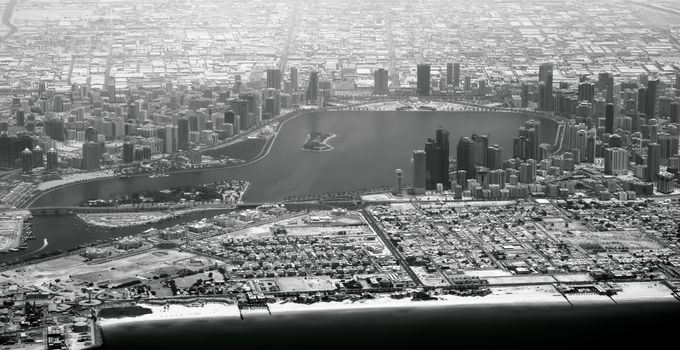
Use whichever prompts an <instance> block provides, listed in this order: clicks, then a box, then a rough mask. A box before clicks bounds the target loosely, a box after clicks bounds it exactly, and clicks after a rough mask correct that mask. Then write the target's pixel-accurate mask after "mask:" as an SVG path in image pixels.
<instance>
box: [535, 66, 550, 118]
mask: <svg viewBox="0 0 680 350" xmlns="http://www.w3.org/2000/svg"><path fill="white" fill-rule="evenodd" d="M538 81H539V82H541V83H543V84H544V85H543V88H542V89H541V87H540V84H539V96H542V99H540V100H539V101H538V108H539V109H540V110H542V111H552V110H553V90H552V89H553V64H552V63H543V64H541V66H540V67H539V71H538Z"/></svg>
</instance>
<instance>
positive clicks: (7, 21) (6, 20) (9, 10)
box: [0, 0, 19, 42]
mask: <svg viewBox="0 0 680 350" xmlns="http://www.w3.org/2000/svg"><path fill="white" fill-rule="evenodd" d="M17 2H19V0H9V2H8V3H7V6H5V12H4V13H3V14H2V24H4V25H5V26H7V27H8V28H9V32H8V33H7V34H5V35H3V36H2V37H0V42H3V41H5V40H7V39H8V38H9V37H11V36H12V35H14V33H16V32H17V30H18V28H17V26H15V25H14V24H13V23H12V21H11V19H12V15H13V14H14V8H15V7H16V6H17Z"/></svg>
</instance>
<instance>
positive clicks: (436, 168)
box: [425, 128, 450, 190]
mask: <svg viewBox="0 0 680 350" xmlns="http://www.w3.org/2000/svg"><path fill="white" fill-rule="evenodd" d="M425 154H426V181H425V188H426V189H428V190H434V189H436V188H437V184H442V186H444V188H450V182H449V132H448V131H447V130H444V129H441V128H440V129H437V132H436V137H435V139H434V140H433V139H428V140H427V142H426V143H425Z"/></svg>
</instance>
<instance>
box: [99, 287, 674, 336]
mask: <svg viewBox="0 0 680 350" xmlns="http://www.w3.org/2000/svg"><path fill="white" fill-rule="evenodd" d="M652 284H653V285H654V286H658V285H660V283H654V282H628V283H620V285H621V286H622V288H623V289H624V290H623V294H622V295H621V296H619V297H618V298H617V296H616V295H614V296H613V297H612V298H610V297H607V296H603V295H585V294H581V295H573V296H570V297H569V298H567V297H565V296H564V295H562V294H560V293H559V292H558V291H557V290H556V289H554V288H553V287H552V286H536V285H534V286H525V287H494V288H492V289H493V290H494V293H493V294H490V295H486V296H455V295H441V296H438V299H437V300H423V301H413V300H411V299H410V298H403V299H393V298H391V297H390V296H389V295H379V296H377V297H376V298H374V299H362V300H358V301H354V302H351V301H347V300H346V301H342V302H339V301H331V302H315V303H312V304H300V303H294V302H280V301H279V302H275V303H270V304H268V305H267V306H268V307H269V311H270V312H271V314H272V315H282V314H301V313H316V312H346V311H367V310H380V309H414V308H494V307H546V306H549V307H555V306H557V307H567V308H569V307H574V308H579V307H588V306H589V305H605V304H607V305H611V306H614V307H615V306H617V305H618V304H628V305H630V304H651V303H655V304H656V303H671V302H672V303H675V302H678V300H677V299H676V298H675V297H673V296H672V295H671V294H667V295H663V294H661V293H660V291H662V290H661V289H659V288H656V289H653V288H649V287H650V286H651V285H652ZM664 288H665V287H664ZM645 289H648V293H640V292H641V291H644V290H645ZM668 292H669V293H670V290H668ZM137 305H139V306H142V307H145V308H149V309H151V310H152V313H151V314H147V315H143V316H138V317H124V318H115V319H101V320H100V321H99V322H98V324H99V325H100V326H101V327H104V328H105V327H109V326H115V325H121V324H130V323H138V322H156V321H172V320H175V321H176V320H192V319H210V318H237V317H240V315H241V314H240V312H239V309H238V306H237V305H236V304H225V303H216V302H210V300H209V299H208V300H206V301H205V302H204V303H202V304H201V305H200V306H184V305H177V304H170V305H169V306H168V309H167V310H165V311H164V307H163V306H161V305H155V304H145V303H139V304H137ZM256 312H258V313H260V314H263V315H265V314H266V312H264V311H256ZM248 314H249V311H245V312H244V316H245V317H246V318H247V317H248ZM267 316H268V315H267Z"/></svg>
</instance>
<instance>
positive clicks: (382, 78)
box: [373, 68, 389, 96]
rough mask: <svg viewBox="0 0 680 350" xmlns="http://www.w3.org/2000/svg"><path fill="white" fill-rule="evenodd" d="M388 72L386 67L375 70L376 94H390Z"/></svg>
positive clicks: (374, 83)
mask: <svg viewBox="0 0 680 350" xmlns="http://www.w3.org/2000/svg"><path fill="white" fill-rule="evenodd" d="M388 79H389V78H388V73H387V70H386V69H384V68H378V69H377V70H376V71H375V72H373V94H374V95H382V96H384V95H388V94H389V89H388V85H387V84H388V82H389V80H388Z"/></svg>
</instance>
